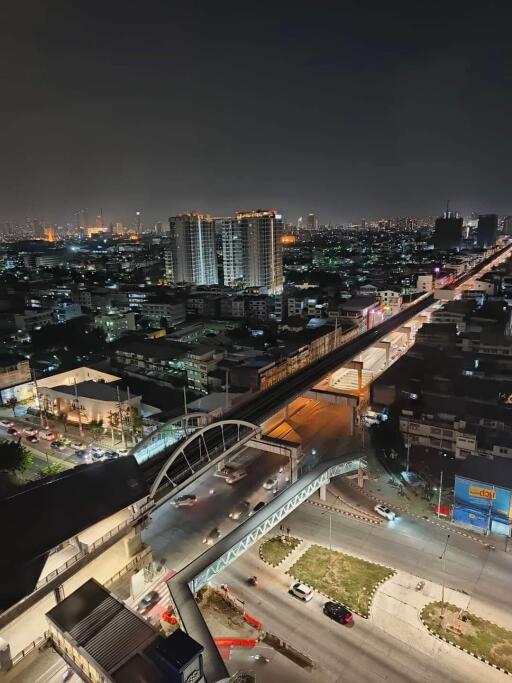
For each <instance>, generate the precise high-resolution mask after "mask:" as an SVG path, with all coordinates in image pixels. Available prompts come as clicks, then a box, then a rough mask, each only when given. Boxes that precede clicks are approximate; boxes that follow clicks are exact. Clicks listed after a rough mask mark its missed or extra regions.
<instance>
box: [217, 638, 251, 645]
mask: <svg viewBox="0 0 512 683" xmlns="http://www.w3.org/2000/svg"><path fill="white" fill-rule="evenodd" d="M257 642H258V641H257V640H256V639H255V638H215V645H216V646H217V647H255V645H256V643H257Z"/></svg>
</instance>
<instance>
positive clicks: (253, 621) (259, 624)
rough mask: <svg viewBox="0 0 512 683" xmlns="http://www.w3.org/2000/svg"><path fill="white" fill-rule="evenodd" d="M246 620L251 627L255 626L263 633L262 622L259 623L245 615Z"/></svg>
mask: <svg viewBox="0 0 512 683" xmlns="http://www.w3.org/2000/svg"><path fill="white" fill-rule="evenodd" d="M244 619H245V621H246V622H247V623H248V624H250V625H251V626H254V628H257V629H258V630H259V631H261V629H262V627H263V624H262V623H261V621H258V620H257V619H255V618H254V617H251V615H250V614H244Z"/></svg>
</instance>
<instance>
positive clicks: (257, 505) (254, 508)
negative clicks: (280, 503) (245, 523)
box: [249, 500, 265, 517]
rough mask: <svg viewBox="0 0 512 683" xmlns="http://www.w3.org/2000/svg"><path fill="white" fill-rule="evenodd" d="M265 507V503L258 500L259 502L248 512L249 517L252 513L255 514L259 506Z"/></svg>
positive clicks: (259, 508)
mask: <svg viewBox="0 0 512 683" xmlns="http://www.w3.org/2000/svg"><path fill="white" fill-rule="evenodd" d="M263 507H265V503H264V502H263V501H262V500H260V502H259V503H256V505H255V506H254V507H253V509H252V510H251V511H250V512H249V517H252V515H254V514H256V512H258V510H261V508H263Z"/></svg>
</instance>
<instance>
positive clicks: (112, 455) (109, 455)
mask: <svg viewBox="0 0 512 683" xmlns="http://www.w3.org/2000/svg"><path fill="white" fill-rule="evenodd" d="M120 457H121V456H120V455H119V453H118V452H117V451H105V455H104V456H103V458H104V459H106V460H117V458H120Z"/></svg>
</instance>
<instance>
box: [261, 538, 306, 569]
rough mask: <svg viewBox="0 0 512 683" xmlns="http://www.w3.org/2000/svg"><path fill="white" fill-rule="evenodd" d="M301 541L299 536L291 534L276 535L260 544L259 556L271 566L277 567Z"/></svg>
mask: <svg viewBox="0 0 512 683" xmlns="http://www.w3.org/2000/svg"><path fill="white" fill-rule="evenodd" d="M301 542H302V541H301V540H300V538H293V536H276V537H275V538H271V539H269V540H268V541H265V542H264V543H262V544H261V545H260V557H261V559H262V560H263V561H264V562H266V563H267V564H270V565H272V567H277V565H278V564H280V563H281V562H282V561H283V560H284V559H285V557H288V555H289V554H290V553H291V552H292V550H295V548H296V547H297V546H298V545H300V544H301Z"/></svg>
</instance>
